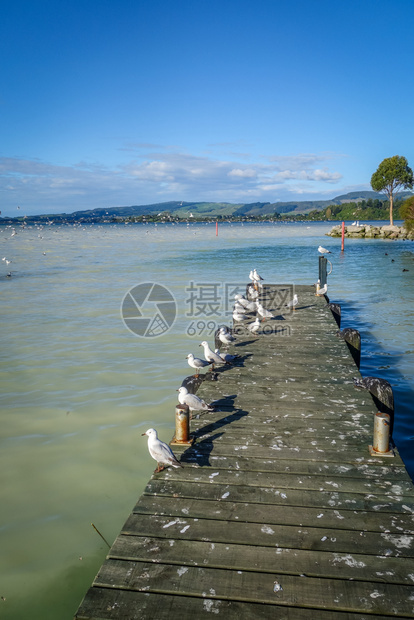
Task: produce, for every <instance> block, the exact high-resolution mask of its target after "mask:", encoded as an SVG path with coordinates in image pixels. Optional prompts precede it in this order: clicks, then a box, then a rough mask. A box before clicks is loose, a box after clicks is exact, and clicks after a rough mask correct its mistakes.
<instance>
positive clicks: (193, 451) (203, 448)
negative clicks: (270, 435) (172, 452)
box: [180, 395, 249, 467]
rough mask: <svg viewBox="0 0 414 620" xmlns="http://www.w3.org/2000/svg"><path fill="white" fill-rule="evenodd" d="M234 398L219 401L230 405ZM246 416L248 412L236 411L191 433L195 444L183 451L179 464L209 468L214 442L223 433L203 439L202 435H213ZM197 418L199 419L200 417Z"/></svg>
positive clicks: (229, 397)
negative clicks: (192, 464)
mask: <svg viewBox="0 0 414 620" xmlns="http://www.w3.org/2000/svg"><path fill="white" fill-rule="evenodd" d="M235 397H236V395H234V396H228V397H226V398H223V399H220V402H223V401H224V402H226V401H227V400H228V402H229V403H231V400H232V399H233V401H234V398H235ZM228 406H230V405H228ZM206 415H208V414H206ZM246 415H249V412H248V411H243V409H237V410H236V411H234V412H233V413H230V414H229V415H226V416H225V417H224V418H221V419H220V420H215V421H214V422H210V423H209V424H206V426H203V427H202V428H199V429H198V430H196V431H194V432H192V433H191V435H192V437H194V439H195V442H196V443H194V444H193V445H192V446H191V447H190V448H188V449H187V450H185V452H183V453H182V455H181V458H180V462H181V463H196V464H197V465H199V466H200V467H211V464H210V454H211V452H212V450H213V448H214V440H215V439H218V438H219V437H221V436H222V435H223V433H215V434H213V435H210V436H209V437H205V438H204V439H203V437H204V435H209V434H210V433H214V431H218V430H220V429H221V428H223V427H224V426H227V425H228V424H231V423H232V422H237V421H238V420H240V419H241V418H243V417H245V416H246ZM199 417H201V415H200V416H199Z"/></svg>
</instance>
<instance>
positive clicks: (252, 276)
mask: <svg viewBox="0 0 414 620" xmlns="http://www.w3.org/2000/svg"><path fill="white" fill-rule="evenodd" d="M249 279H250V280H251V281H252V282H254V274H253V269H252V270H251V271H250V273H249Z"/></svg>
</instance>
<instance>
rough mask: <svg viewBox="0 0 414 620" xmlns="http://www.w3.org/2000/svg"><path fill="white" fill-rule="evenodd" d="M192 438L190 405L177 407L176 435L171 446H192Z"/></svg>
mask: <svg viewBox="0 0 414 620" xmlns="http://www.w3.org/2000/svg"><path fill="white" fill-rule="evenodd" d="M192 443H193V442H192V439H191V438H190V409H189V407H188V405H181V404H179V405H177V406H176V407H175V435H174V438H173V440H172V441H171V445H173V446H176V445H183V444H188V445H191V444H192Z"/></svg>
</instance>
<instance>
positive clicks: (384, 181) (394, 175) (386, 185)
mask: <svg viewBox="0 0 414 620" xmlns="http://www.w3.org/2000/svg"><path fill="white" fill-rule="evenodd" d="M413 182H414V177H413V171H412V170H411V168H410V167H409V165H408V162H407V160H406V158H405V157H401V156H400V155H394V157H388V158H387V159H384V160H383V161H382V162H381V163H380V165H379V166H378V168H377V170H376V171H375V172H374V174H373V175H372V177H371V187H372V189H373V190H374V191H376V192H384V194H386V196H388V200H389V201H390V224H391V226H393V225H394V217H393V205H394V194H395V193H396V192H398V190H399V189H412V188H413Z"/></svg>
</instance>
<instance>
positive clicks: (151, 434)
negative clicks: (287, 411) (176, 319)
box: [143, 269, 299, 473]
mask: <svg viewBox="0 0 414 620" xmlns="http://www.w3.org/2000/svg"><path fill="white" fill-rule="evenodd" d="M249 278H250V280H251V282H252V283H253V286H251V285H250V286H249V287H248V291H249V292H248V297H249V299H247V298H246V297H244V295H241V294H237V295H235V296H234V306H233V322H234V323H237V322H239V321H245V320H248V319H249V318H251V316H252V314H256V317H255V320H254V321H253V322H252V323H247V324H246V328H247V330H248V332H250V333H251V334H252V335H256V334H257V332H258V331H259V329H260V325H261V323H262V322H263V321H265V320H266V319H272V318H275V317H274V314H273V313H272V312H271V311H270V310H269V309H267V308H265V307H264V306H263V304H262V303H261V302H260V301H259V299H258V297H259V291H261V290H262V289H263V284H262V282H263V278H262V277H261V276H260V275H259V274H258V273H257V270H256V269H253V270H252V271H250V274H249ZM298 303H299V300H298V296H297V295H296V294H295V295H294V296H293V299H292V300H291V301H290V302H289V303H288V304H286V307H287V308H291V309H293V310H295V307H296V306H297V305H298ZM216 336H217V340H219V341H220V342H221V343H222V344H223V345H224V346H228V345H229V344H233V343H234V342H236V341H237V338H236V337H235V336H234V335H233V333H232V329H231V328H230V327H228V326H226V325H222V326H221V327H220V328H219V329H218V330H217V332H216ZM199 346H200V347H203V351H204V358H201V357H196V356H195V355H194V354H193V353H189V354H188V355H187V356H186V360H187V362H188V365H189V366H190V367H191V368H193V369H194V370H195V371H196V372H195V375H194V377H199V374H200V370H202V369H203V368H208V367H210V369H211V371H213V370H214V368H215V366H216V365H221V366H223V365H232V364H233V363H234V362H235V361H236V360H237V358H238V357H239V356H238V355H230V354H229V353H221V352H220V349H218V348H215V349H214V350H213V349H212V348H211V347H210V345H209V343H208V342H207V341H206V340H203V342H201V343H200V344H199ZM177 392H178V401H179V403H180V404H181V405H187V406H188V408H189V410H190V415H191V414H192V413H193V412H194V411H208V412H211V411H214V410H215V408H214V405H213V404H208V403H206V402H205V401H204V400H203V399H202V398H199V397H198V396H197V395H196V394H191V393H190V392H189V391H188V389H187V388H186V387H184V386H181V387H180V388H179V389H178V390H177ZM144 435H146V436H147V437H148V451H149V453H150V455H151V457H152V458H153V459H154V460H155V461H157V469H156V470H155V472H154V473H158V472H160V471H162V470H163V469H164V468H165V467H168V466H171V467H182V465H181V463H180V462H179V461H178V459H177V458H176V456H175V455H174V453H173V451H172V450H171V448H170V447H169V446H168V445H167V444H166V443H164V442H163V441H161V440H160V439H159V438H158V435H157V431H156V430H155V429H154V428H150V429H148V430H147V431H146V432H145V433H143V436H144Z"/></svg>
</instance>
